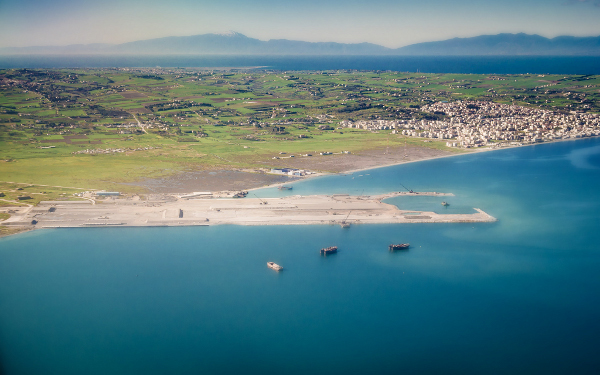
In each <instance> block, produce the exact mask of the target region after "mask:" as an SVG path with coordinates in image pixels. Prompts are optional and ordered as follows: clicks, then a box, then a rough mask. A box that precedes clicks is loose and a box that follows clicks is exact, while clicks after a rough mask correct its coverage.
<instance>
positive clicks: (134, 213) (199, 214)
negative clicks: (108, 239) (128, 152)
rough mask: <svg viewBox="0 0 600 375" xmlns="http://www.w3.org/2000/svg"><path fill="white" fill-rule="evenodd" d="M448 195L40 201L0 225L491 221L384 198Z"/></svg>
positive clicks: (488, 217) (486, 217)
mask: <svg viewBox="0 0 600 375" xmlns="http://www.w3.org/2000/svg"><path fill="white" fill-rule="evenodd" d="M406 195H421V196H422V195H430V196H431V195H433V196H440V197H442V196H451V195H452V194H447V193H431V192H429V193H428V192H419V193H414V192H410V193H408V192H398V193H390V194H383V195H375V196H352V195H341V194H340V195H311V196H300V195H294V196H288V197H282V198H259V197H255V198H251V197H246V198H212V199H206V198H204V199H202V198H199V199H181V198H180V199H176V200H175V199H173V200H168V199H163V200H132V199H125V198H111V199H106V200H99V201H94V200H82V201H42V202H40V203H39V204H38V205H37V206H35V207H27V208H19V209H16V210H15V211H14V212H13V214H12V216H11V218H10V219H8V220H6V221H5V222H3V223H2V225H10V226H29V227H35V228H63V227H71V228H72V227H108V226H126V227H129V226H135V227H145V226H207V225H217V224H237V225H316V224H320V225H323V224H339V225H341V226H342V227H348V226H350V225H358V224H393V223H475V222H493V221H496V218H494V217H492V216H491V215H489V214H487V213H485V212H484V211H482V210H480V209H478V208H475V209H474V211H475V212H474V213H471V214H438V213H435V212H429V211H415V210H402V209H400V208H398V207H397V206H395V205H392V204H388V203H384V202H383V200H384V199H387V198H392V197H396V196H406Z"/></svg>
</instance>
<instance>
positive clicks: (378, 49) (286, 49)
mask: <svg viewBox="0 0 600 375" xmlns="http://www.w3.org/2000/svg"><path fill="white" fill-rule="evenodd" d="M0 54H4V55H8V54H128V55H138V54H148V55H182V54H189V55H600V37H573V36H560V37H556V38H553V39H548V38H544V37H542V36H539V35H528V34H522V33H521V34H498V35H482V36H477V37H473V38H454V39H448V40H443V41H438V42H427V43H418V44H413V45H409V46H406V47H402V48H398V49H391V48H386V47H383V46H379V45H376V44H372V43H354V44H347V43H334V42H319V43H314V42H302V41H295V40H287V39H272V40H269V41H262V40H258V39H254V38H249V37H247V36H245V35H242V34H239V33H227V34H203V35H193V36H172V37H166V38H158V39H148V40H140V41H136V42H129V43H123V44H116V45H111V44H86V45H82V44H74V45H69V46H55V47H21V48H16V47H13V48H1V49H0Z"/></svg>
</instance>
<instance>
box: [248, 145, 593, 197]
mask: <svg viewBox="0 0 600 375" xmlns="http://www.w3.org/2000/svg"><path fill="white" fill-rule="evenodd" d="M596 138H600V136H592V137H585V138H569V139H556V140H552V141H548V142H541V143H531V144H526V145H520V146H506V147H498V148H483V147H482V148H479V149H474V150H472V151H467V152H461V153H455V154H453V155H441V156H432V157H428V158H423V159H418V160H408V161H402V162H398V163H388V164H383V165H379V166H376V167H366V168H356V169H351V170H347V171H342V172H335V173H327V172H319V173H315V174H312V175H310V176H303V177H300V178H299V179H298V180H296V181H292V182H289V183H288V184H290V185H291V184H294V183H296V182H299V181H304V180H308V179H313V178H317V177H325V176H335V175H345V174H352V173H357V172H365V171H369V170H373V169H379V168H387V167H394V166H397V165H403V164H411V163H419V162H424V161H430V160H436V159H445V158H452V157H457V156H466V155H474V154H478V153H485V152H492V151H501V150H509V149H514V148H524V147H531V146H542V145H550V144H554V143H560V142H576V141H582V140H586V139H596ZM285 184H286V183H277V184H270V185H265V186H262V187H257V188H252V189H247V191H255V190H261V189H269V188H274V187H278V186H281V185H285Z"/></svg>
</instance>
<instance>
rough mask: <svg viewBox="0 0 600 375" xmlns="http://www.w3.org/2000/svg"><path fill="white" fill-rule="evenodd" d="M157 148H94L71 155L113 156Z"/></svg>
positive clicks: (74, 152)
mask: <svg viewBox="0 0 600 375" xmlns="http://www.w3.org/2000/svg"><path fill="white" fill-rule="evenodd" d="M156 148H158V147H152V146H147V147H138V148H106V149H104V148H94V149H87V148H86V149H85V150H80V151H73V152H72V154H74V155H77V154H91V155H95V154H114V153H118V152H129V151H147V150H154V149H156Z"/></svg>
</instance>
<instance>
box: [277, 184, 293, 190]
mask: <svg viewBox="0 0 600 375" xmlns="http://www.w3.org/2000/svg"><path fill="white" fill-rule="evenodd" d="M293 188H294V187H293V186H284V185H281V186H280V187H278V188H277V189H279V190H292V189H293Z"/></svg>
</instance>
